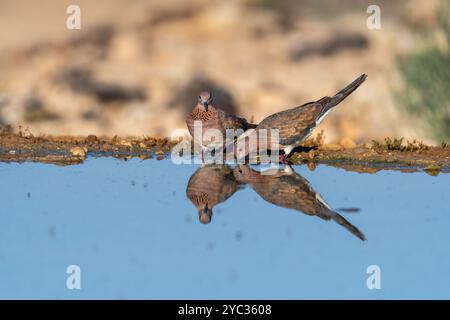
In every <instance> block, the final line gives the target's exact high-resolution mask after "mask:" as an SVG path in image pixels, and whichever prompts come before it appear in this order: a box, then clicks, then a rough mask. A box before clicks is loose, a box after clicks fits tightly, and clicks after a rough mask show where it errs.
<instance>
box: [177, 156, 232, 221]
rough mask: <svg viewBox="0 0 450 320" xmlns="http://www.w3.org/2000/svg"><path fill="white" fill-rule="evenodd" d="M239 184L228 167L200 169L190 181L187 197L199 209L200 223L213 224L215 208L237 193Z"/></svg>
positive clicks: (216, 166)
mask: <svg viewBox="0 0 450 320" xmlns="http://www.w3.org/2000/svg"><path fill="white" fill-rule="evenodd" d="M237 187H238V182H237V181H236V179H235V178H234V175H233V171H232V170H231V168H230V167H229V166H227V165H217V164H211V165H206V166H204V167H201V168H199V169H198V170H197V171H195V172H194V174H193V175H192V176H191V178H190V179H189V182H188V185H187V188H186V195H187V197H188V198H189V199H190V200H191V201H192V203H193V204H194V205H195V206H196V207H197V210H198V216H199V219H200V222H202V223H204V224H206V223H209V222H211V218H212V215H213V211H212V209H213V207H214V206H215V205H216V204H218V203H221V202H223V201H225V200H227V199H228V198H229V197H231V196H232V195H233V193H235V192H236V190H237Z"/></svg>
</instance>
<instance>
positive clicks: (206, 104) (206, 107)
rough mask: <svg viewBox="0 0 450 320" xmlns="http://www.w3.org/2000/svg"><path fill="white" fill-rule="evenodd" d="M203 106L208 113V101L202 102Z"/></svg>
mask: <svg viewBox="0 0 450 320" xmlns="http://www.w3.org/2000/svg"><path fill="white" fill-rule="evenodd" d="M203 106H204V107H205V109H206V111H208V101H205V102H203Z"/></svg>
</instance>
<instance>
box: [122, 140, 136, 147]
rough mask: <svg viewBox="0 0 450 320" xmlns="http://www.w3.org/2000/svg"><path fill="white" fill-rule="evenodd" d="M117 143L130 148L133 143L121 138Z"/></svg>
mask: <svg viewBox="0 0 450 320" xmlns="http://www.w3.org/2000/svg"><path fill="white" fill-rule="evenodd" d="M119 144H120V145H121V146H124V147H130V148H131V147H133V144H132V143H131V141H128V140H121V141H120V142H119Z"/></svg>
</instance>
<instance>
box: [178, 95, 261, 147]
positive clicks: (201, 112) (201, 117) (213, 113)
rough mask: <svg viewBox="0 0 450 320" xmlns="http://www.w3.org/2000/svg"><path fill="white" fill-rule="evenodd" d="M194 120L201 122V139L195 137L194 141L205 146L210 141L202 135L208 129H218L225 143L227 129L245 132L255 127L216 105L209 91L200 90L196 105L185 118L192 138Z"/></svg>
mask: <svg viewBox="0 0 450 320" xmlns="http://www.w3.org/2000/svg"><path fill="white" fill-rule="evenodd" d="M208 94H209V96H208ZM205 104H206V106H205ZM195 121H200V122H201V129H202V141H198V139H197V141H196V142H197V143H199V144H201V145H202V146H207V145H209V144H210V143H211V142H212V141H210V140H208V139H206V138H205V137H204V134H205V133H206V131H207V130H208V129H216V130H219V132H221V133H222V138H223V143H225V141H226V140H225V139H226V130H227V129H233V130H239V129H241V130H242V132H245V131H246V130H248V129H250V128H256V125H255V124H251V123H248V122H247V120H246V119H244V118H240V117H237V116H234V115H229V114H227V113H226V112H224V111H223V110H222V109H220V108H219V107H216V106H215V105H214V103H213V101H212V97H211V96H210V93H206V92H202V93H201V94H200V96H199V101H198V102H197V105H196V106H195V107H194V109H193V110H192V111H191V113H190V114H189V115H188V117H187V119H186V125H187V127H188V130H189V133H190V134H191V136H192V137H193V138H194V139H195V138H196V137H195V136H194V128H195Z"/></svg>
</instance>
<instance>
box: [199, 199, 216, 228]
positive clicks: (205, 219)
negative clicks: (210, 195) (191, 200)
mask: <svg viewBox="0 0 450 320" xmlns="http://www.w3.org/2000/svg"><path fill="white" fill-rule="evenodd" d="M212 214H213V213H212V208H210V207H209V206H208V204H205V206H204V207H200V208H199V209H198V219H199V220H200V222H201V223H203V224H208V223H210V222H211V217H212Z"/></svg>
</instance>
